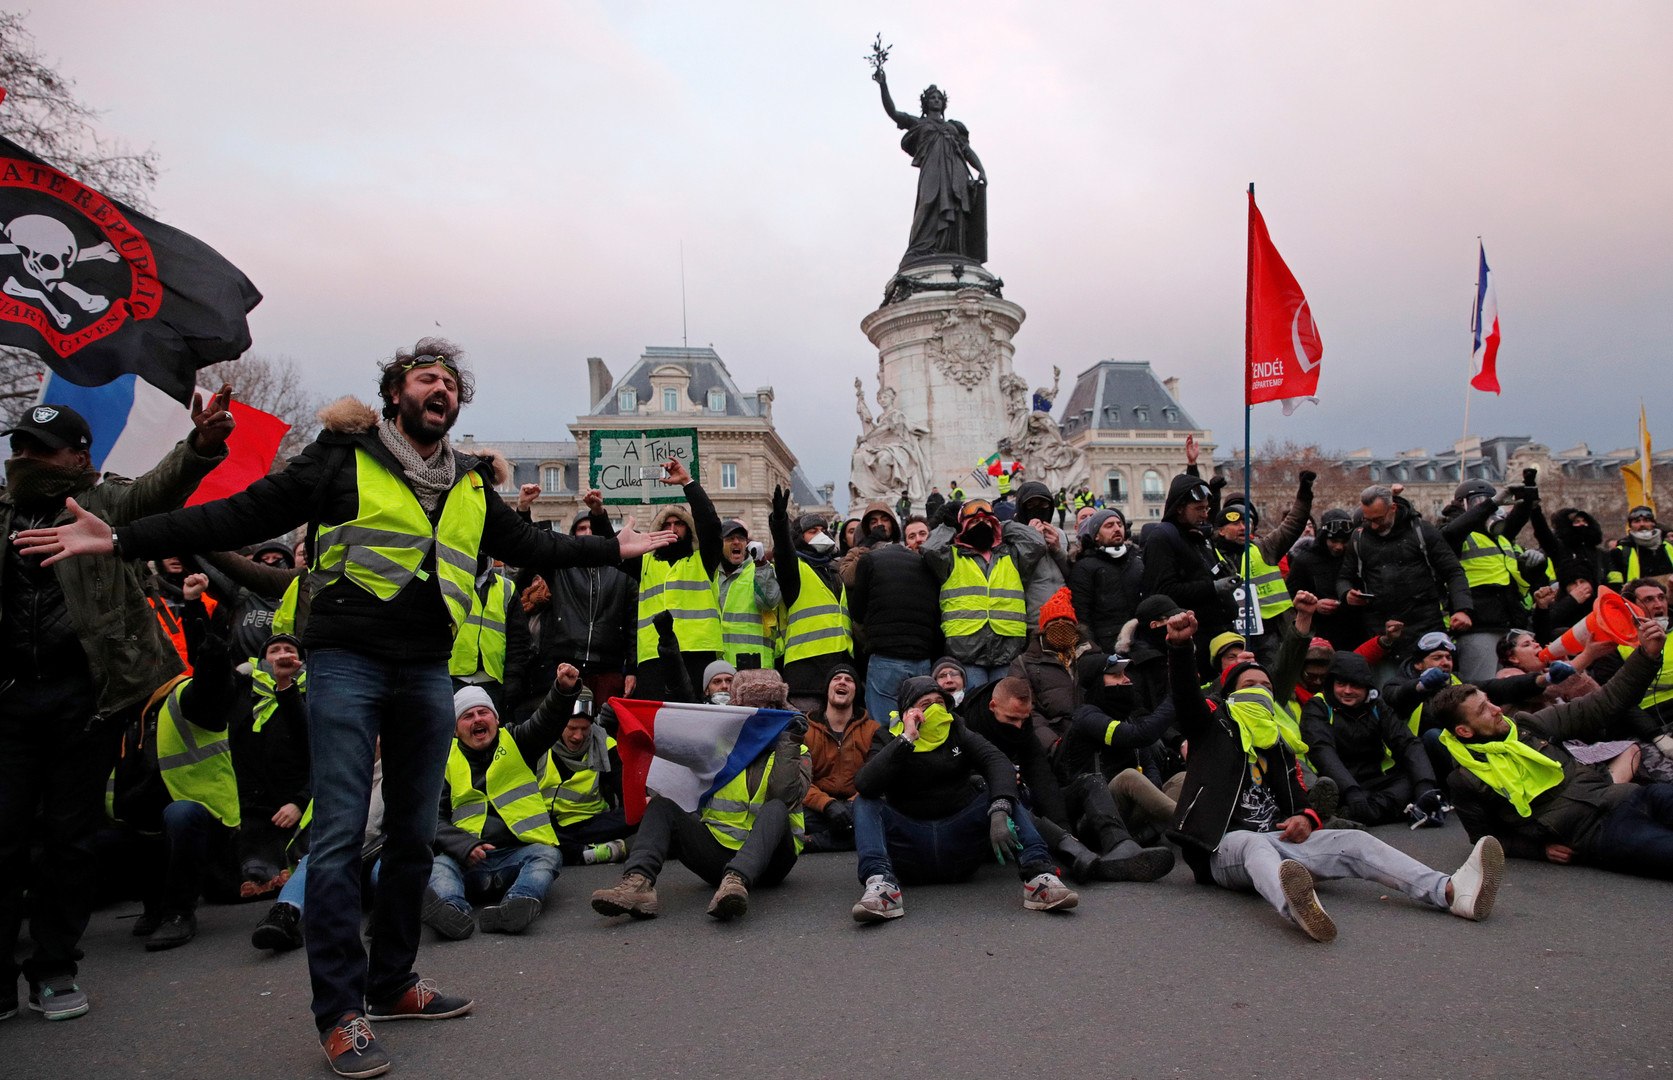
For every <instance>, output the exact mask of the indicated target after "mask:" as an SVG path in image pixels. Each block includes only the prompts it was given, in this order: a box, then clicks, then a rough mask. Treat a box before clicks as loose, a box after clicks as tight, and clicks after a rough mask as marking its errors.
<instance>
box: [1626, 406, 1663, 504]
mask: <svg viewBox="0 0 1673 1080" xmlns="http://www.w3.org/2000/svg"><path fill="white" fill-rule="evenodd" d="M1651 453H1653V451H1652V449H1651V447H1650V421H1649V418H1648V417H1647V416H1646V415H1645V413H1644V403H1643V402H1639V403H1638V460H1636V461H1634V462H1632V463H1631V464H1630V465H1622V466H1621V480H1622V481H1623V482H1624V483H1625V484H1626V488H1627V508H1628V509H1631V508H1632V507H1634V506H1648V507H1649V508H1650V509H1651V510H1654V509H1655V508H1656V496H1655V490H1654V486H1655V484H1654V477H1653V476H1652V475H1651V473H1650V455H1651Z"/></svg>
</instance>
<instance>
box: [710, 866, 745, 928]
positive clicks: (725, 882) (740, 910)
mask: <svg viewBox="0 0 1673 1080" xmlns="http://www.w3.org/2000/svg"><path fill="white" fill-rule="evenodd" d="M748 910H749V888H748V887H747V886H746V885H745V884H744V879H743V876H742V875H741V874H739V873H738V872H737V871H735V870H728V871H726V876H725V877H723V878H721V879H720V888H718V889H716V890H715V895H714V899H713V900H710V901H709V914H710V915H712V916H713V917H714V918H717V919H719V920H720V921H721V922H725V921H726V920H727V919H736V918H737V917H738V916H740V915H742V914H744V913H745V912H747V911H748Z"/></svg>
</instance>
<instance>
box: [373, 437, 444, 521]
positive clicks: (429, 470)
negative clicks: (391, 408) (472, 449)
mask: <svg viewBox="0 0 1673 1080" xmlns="http://www.w3.org/2000/svg"><path fill="white" fill-rule="evenodd" d="M378 441H379V442H381V443H383V445H384V447H385V448H386V449H387V450H388V451H389V452H390V453H391V454H394V455H395V460H396V461H399V462H400V463H401V468H403V469H405V470H406V473H407V483H408V484H410V485H412V493H413V494H414V495H416V496H418V505H420V506H422V507H423V508H424V512H425V513H426V514H433V513H435V512H436V507H438V506H440V505H441V500H442V496H444V495H446V494H447V493H448V492H449V491H451V490H452V489H453V481H454V480H456V479H458V475H457V462H455V461H454V460H453V447H452V445H451V444H449V442H448V441H447V436H446V435H443V436H442V437H441V442H439V443H437V444H436V449H435V451H434V452H433V453H432V454H431V455H430V460H429V461H425V460H424V459H423V458H422V457H420V456H419V454H418V451H417V450H414V449H413V446H412V443H410V442H408V441H407V437H406V436H405V435H403V434H401V429H400V428H398V427H396V426H395V421H393V420H384V421H383V422H382V423H380V424H378Z"/></svg>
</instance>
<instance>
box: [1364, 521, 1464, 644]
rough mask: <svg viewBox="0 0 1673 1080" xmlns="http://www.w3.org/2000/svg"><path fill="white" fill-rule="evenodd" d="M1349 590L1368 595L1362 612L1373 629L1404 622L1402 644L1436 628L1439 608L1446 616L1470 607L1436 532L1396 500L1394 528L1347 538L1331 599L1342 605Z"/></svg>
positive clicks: (1454, 561)
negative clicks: (1387, 622)
mask: <svg viewBox="0 0 1673 1080" xmlns="http://www.w3.org/2000/svg"><path fill="white" fill-rule="evenodd" d="M1350 589H1357V590H1359V591H1360V592H1364V593H1370V594H1371V595H1372V597H1373V599H1372V601H1371V603H1370V605H1369V606H1368V607H1366V608H1364V609H1363V610H1364V611H1365V612H1366V613H1367V614H1368V615H1369V616H1370V618H1371V620H1372V624H1373V625H1374V626H1377V627H1379V628H1380V627H1381V625H1382V623H1383V621H1384V620H1387V619H1399V620H1400V621H1401V622H1403V623H1405V624H1406V633H1405V638H1406V640H1407V641H1413V642H1415V641H1416V640H1417V639H1418V638H1420V637H1422V636H1423V635H1424V634H1426V633H1428V632H1429V631H1431V630H1439V629H1440V628H1441V626H1442V625H1443V623H1444V621H1445V620H1444V616H1443V613H1442V609H1443V608H1444V609H1445V610H1446V611H1447V612H1459V611H1473V610H1474V609H1475V603H1474V601H1472V600H1471V599H1470V585H1469V582H1468V581H1466V580H1465V578H1464V570H1463V568H1462V567H1460V566H1459V565H1458V555H1457V554H1456V553H1455V552H1454V551H1453V550H1452V548H1450V547H1449V546H1447V542H1446V540H1445V539H1443V538H1442V536H1441V534H1440V531H1439V530H1438V529H1436V528H1435V527H1434V526H1433V525H1431V524H1429V523H1428V522H1427V521H1424V520H1422V519H1421V518H1418V517H1416V516H1414V515H1413V514H1412V512H1411V510H1410V509H1409V508H1408V507H1407V506H1406V505H1405V504H1404V503H1400V502H1396V509H1395V517H1394V527H1393V528H1392V529H1390V530H1389V532H1388V535H1386V536H1380V535H1378V534H1377V533H1374V532H1372V531H1371V530H1369V529H1367V528H1365V527H1364V526H1360V527H1359V528H1357V529H1355V530H1354V531H1353V536H1351V537H1350V538H1349V539H1348V551H1347V554H1346V555H1344V556H1343V558H1342V567H1341V570H1340V571H1339V573H1338V576H1337V579H1336V598H1337V599H1338V600H1343V601H1346V600H1347V597H1348V591H1349V590H1350Z"/></svg>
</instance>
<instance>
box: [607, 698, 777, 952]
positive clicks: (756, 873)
mask: <svg viewBox="0 0 1673 1080" xmlns="http://www.w3.org/2000/svg"><path fill="white" fill-rule="evenodd" d="M788 695H789V688H788V687H787V686H786V685H785V683H784V679H783V678H782V677H781V676H780V675H779V673H778V672H776V671H773V670H771V669H770V668H769V669H767V670H759V669H751V670H747V671H740V672H738V674H737V676H736V677H735V678H734V679H733V680H732V704H734V705H741V706H745V707H748V708H752V709H787V708H789V707H790V703H789V698H788ZM800 747H801V732H800V725H798V724H792V725H791V726H790V727H788V728H786V729H785V731H784V732H783V733H782V734H780V735H779V737H778V739H777V741H776V742H775V743H774V744H773V745H772V746H770V747H768V748H767V749H766V750H764V751H762V752H761V753H760V754H759V755H758V756H757V757H756V759H755V760H754V761H752V762H750V764H749V766H748V767H747V768H745V769H743V770H742V771H741V772H739V773H738V774H737V775H736V776H734V777H733V778H732V779H731V780H729V781H727V782H726V783H725V784H724V785H722V786H721V788H720V790H718V791H716V792H715V793H714V795H713V796H712V797H711V798H709V799H708V800H707V801H706V802H704V803H703V804H702V806H701V807H700V808H699V809H698V810H697V811H696V812H695V813H687V812H686V811H685V810H683V809H682V808H681V807H680V805H679V804H678V803H676V802H674V801H673V800H672V799H669V798H667V797H666V796H662V795H658V796H656V797H655V798H653V799H651V801H650V802H649V804H647V805H646V807H645V815H644V817H643V818H642V819H641V820H640V822H639V832H638V834H637V835H636V836H635V837H634V840H633V850H632V852H630V853H629V854H628V857H627V865H626V867H624V868H623V871H622V879H621V881H620V882H618V883H617V884H616V885H615V886H614V887H612V888H608V889H599V890H598V891H597V892H595V893H593V896H592V904H593V910H594V911H596V912H598V913H599V914H600V915H631V916H633V917H634V918H635V919H654V918H655V917H656V916H657V914H658V912H660V911H661V909H662V904H661V901H660V900H659V899H658V897H657V895H656V879H657V876H658V875H659V874H661V872H662V865H663V863H664V862H666V861H667V860H668V859H669V858H675V859H678V860H680V861H681V862H682V863H684V864H685V866H686V869H688V870H690V871H691V872H692V873H694V874H696V875H697V876H698V877H700V878H702V879H703V880H704V881H706V882H708V883H709V884H710V885H714V886H716V889H715V894H714V897H713V899H711V900H710V901H709V914H710V915H711V916H712V917H714V918H716V919H719V920H721V921H722V922H725V921H726V920H728V919H734V918H737V917H738V916H740V915H743V914H745V913H747V912H748V911H749V890H750V889H752V888H756V887H767V886H773V885H777V884H778V883H779V882H781V881H783V880H784V879H785V878H786V877H787V876H789V874H790V871H791V869H792V868H793V867H794V866H795V865H796V858H797V856H799V855H800V854H801V853H802V831H803V811H802V799H803V797H804V796H806V794H807V789H808V773H809V765H808V763H807V759H806V758H805V757H804V756H803V755H802V754H801V753H800Z"/></svg>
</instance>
